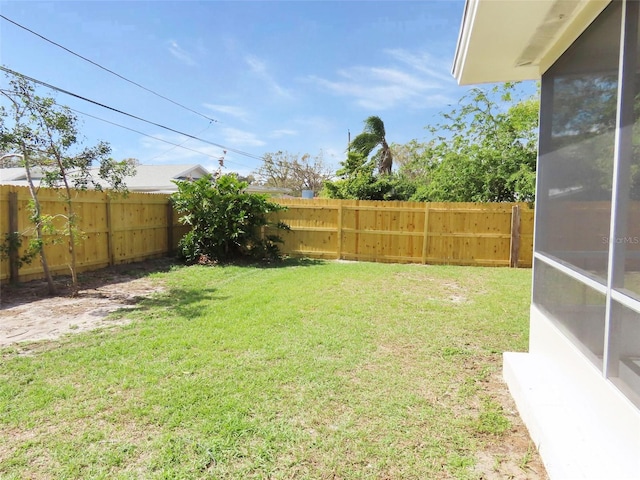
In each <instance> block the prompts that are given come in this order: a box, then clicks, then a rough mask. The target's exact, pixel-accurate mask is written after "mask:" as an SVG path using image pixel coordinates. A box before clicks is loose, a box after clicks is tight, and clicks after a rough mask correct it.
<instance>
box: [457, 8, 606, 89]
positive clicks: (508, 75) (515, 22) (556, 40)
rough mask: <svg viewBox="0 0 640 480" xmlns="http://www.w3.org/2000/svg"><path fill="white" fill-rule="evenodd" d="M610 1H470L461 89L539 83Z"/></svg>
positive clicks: (461, 49)
mask: <svg viewBox="0 0 640 480" xmlns="http://www.w3.org/2000/svg"><path fill="white" fill-rule="evenodd" d="M610 1H611V0H467V2H466V4H465V10H464V14H463V18H462V24H461V27H460V35H459V36H458V45H457V48H456V53H455V57H454V62H453V68H452V74H453V76H454V77H455V79H456V80H457V82H458V83H459V84H460V85H470V84H475V83H494V82H507V81H519V80H536V79H539V78H540V76H541V75H542V73H544V72H545V71H546V70H547V68H549V66H551V65H552V64H553V62H555V60H557V58H558V57H559V56H560V55H561V54H562V53H563V52H564V51H565V50H566V49H567V48H568V47H569V46H570V45H571V44H572V43H573V42H574V41H575V39H576V38H578V36H579V35H580V34H581V33H582V32H583V31H584V29H585V28H586V27H587V26H588V25H589V24H590V23H591V22H592V21H593V20H594V19H595V18H596V17H597V16H598V14H600V12H602V10H603V9H604V8H605V7H606V6H607V5H608V4H609V3H610Z"/></svg>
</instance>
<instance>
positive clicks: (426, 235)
mask: <svg viewBox="0 0 640 480" xmlns="http://www.w3.org/2000/svg"><path fill="white" fill-rule="evenodd" d="M428 253H429V204H428V203H427V204H426V207H425V209H424V238H423V240H422V263H423V264H425V263H427V254H428Z"/></svg>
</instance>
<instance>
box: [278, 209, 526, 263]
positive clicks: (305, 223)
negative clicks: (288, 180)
mask: <svg viewBox="0 0 640 480" xmlns="http://www.w3.org/2000/svg"><path fill="white" fill-rule="evenodd" d="M278 202H279V203H281V204H282V205H285V206H287V207H288V210H287V211H285V212H279V213H278V215H277V218H278V220H281V221H283V222H285V223H287V224H289V225H290V227H291V231H289V232H283V233H281V235H280V236H281V237H282V238H283V240H284V245H283V246H282V250H283V252H284V253H287V254H290V255H299V256H310V257H314V258H337V259H344V260H366V261H376V262H398V263H446V264H456V265H490V266H498V265H499V266H509V265H510V264H513V265H514V266H522V267H530V266H531V261H532V255H533V251H532V249H533V210H532V209H530V208H529V207H528V206H527V205H525V204H517V205H516V204H507V203H495V204H486V203H418V202H382V201H358V200H326V199H313V200H312V199H278ZM514 206H516V207H517V208H516V209H515V211H516V214H515V215H517V216H518V224H517V226H516V227H513V226H512V220H513V216H514V213H513V211H514V209H513V207H514ZM514 228H516V229H517V230H516V231H513V229H514ZM514 242H517V245H514ZM514 247H515V248H514ZM514 252H515V254H516V255H517V258H513V255H514Z"/></svg>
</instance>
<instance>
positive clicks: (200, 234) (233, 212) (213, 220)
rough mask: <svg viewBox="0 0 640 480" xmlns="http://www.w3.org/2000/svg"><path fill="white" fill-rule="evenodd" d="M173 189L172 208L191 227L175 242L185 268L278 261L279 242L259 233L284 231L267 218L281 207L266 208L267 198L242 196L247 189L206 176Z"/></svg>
mask: <svg viewBox="0 0 640 480" xmlns="http://www.w3.org/2000/svg"><path fill="white" fill-rule="evenodd" d="M175 183H176V185H177V186H178V191H177V192H176V193H174V194H173V195H172V196H171V199H172V201H173V205H174V207H175V209H176V211H177V212H178V213H179V214H180V222H181V223H183V224H186V225H191V227H192V229H191V231H190V232H189V233H187V234H186V235H185V236H184V237H183V238H182V239H181V240H180V244H179V246H178V251H179V255H180V257H181V258H183V259H184V260H186V261H187V262H189V263H196V262H203V261H204V262H227V261H232V260H237V259H240V258H250V259H252V260H268V261H271V260H276V259H278V258H280V249H279V248H278V245H277V243H279V242H282V240H281V239H280V237H278V236H277V235H263V233H262V232H263V227H265V226H275V227H277V228H280V229H288V228H289V227H288V226H287V225H285V224H283V223H278V224H273V223H270V222H269V221H268V218H267V216H268V214H269V213H271V212H276V211H279V210H284V209H286V207H283V206H282V205H279V204H277V203H273V202H270V201H269V200H268V199H267V196H266V195H257V194H251V193H246V192H245V189H246V188H247V185H248V184H247V183H246V182H241V181H240V180H238V179H237V177H236V176H235V175H222V176H220V177H217V178H213V177H212V176H211V175H207V176H204V177H202V178H199V179H198V180H195V181H177V182H175Z"/></svg>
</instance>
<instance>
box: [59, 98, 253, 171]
mask: <svg viewBox="0 0 640 480" xmlns="http://www.w3.org/2000/svg"><path fill="white" fill-rule="evenodd" d="M67 108H68V109H69V110H71V111H72V112H76V113H79V114H80V115H84V116H86V117H90V118H93V119H95V120H100V121H101V122H104V123H108V124H110V125H114V126H116V127H119V128H124V129H125V130H129V131H130V132H134V133H137V134H139V135H142V136H143V137H148V138H151V139H153V140H157V141H159V142H164V143H168V144H169V145H173V148H176V147H179V148H183V149H185V150H189V151H191V152H195V153H198V154H200V155H204V156H205V157H211V158H213V159H215V160H220V155H211V154H209V153H205V152H201V151H199V150H196V149H194V148H189V147H185V146H184V144H185V143H186V141H189V140H191V139H188V140H186V141H185V142H183V143H180V144H178V143H174V142H170V141H169V140H165V139H164V138H160V137H154V136H153V135H149V134H147V133H144V132H141V131H140V130H136V129H135V128H131V127H127V126H125V125H121V124H119V123H116V122H112V121H111V120H106V119H104V118H100V117H97V116H95V115H91V114H90V113H86V112H81V111H80V110H76V109H75V108H71V107H67ZM207 128H209V127H207ZM204 130H206V128H205V129H204ZM204 130H202V131H201V132H200V133H202V132H204ZM173 148H171V149H169V150H167V151H166V152H164V153H162V154H161V155H165V154H166V153H168V152H169V151H171V150H173ZM158 156H159V155H156V157H158ZM156 157H153V158H156ZM225 162H228V163H233V164H234V165H238V166H240V167H245V168H247V166H246V165H244V164H242V163H238V162H233V161H231V160H226V159H225Z"/></svg>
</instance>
